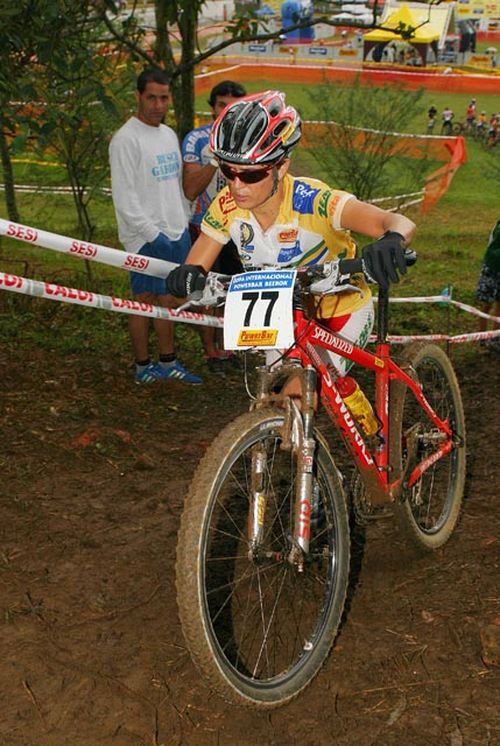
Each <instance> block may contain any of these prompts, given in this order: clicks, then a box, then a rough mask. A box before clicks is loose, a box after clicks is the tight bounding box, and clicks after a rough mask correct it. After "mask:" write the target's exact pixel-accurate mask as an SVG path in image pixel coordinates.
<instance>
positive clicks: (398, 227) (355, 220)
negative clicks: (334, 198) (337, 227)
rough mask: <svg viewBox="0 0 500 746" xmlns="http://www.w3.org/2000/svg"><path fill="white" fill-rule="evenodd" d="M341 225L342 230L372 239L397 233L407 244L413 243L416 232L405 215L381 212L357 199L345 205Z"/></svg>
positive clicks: (412, 223)
mask: <svg viewBox="0 0 500 746" xmlns="http://www.w3.org/2000/svg"><path fill="white" fill-rule="evenodd" d="M340 223H341V227H342V228H344V229H346V230H350V231H355V232H356V233H361V234H364V235H365V236H369V237H370V238H379V237H380V236H382V235H383V234H384V233H385V232H386V231H395V232H396V233H400V234H401V235H402V236H403V237H404V239H405V241H406V243H407V244H409V243H410V242H411V241H412V239H413V237H414V235H415V231H416V226H415V223H414V222H413V221H412V220H410V219H409V218H407V217H406V216H405V215H398V214H397V213H394V212H388V211H387V210H381V209H380V207H376V205H370V204H368V203H367V202H361V201H360V200H358V199H356V198H355V197H354V198H352V199H349V200H348V201H347V202H346V203H345V205H344V207H343V209H342V214H341V216H340Z"/></svg>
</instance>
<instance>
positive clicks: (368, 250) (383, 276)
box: [363, 231, 406, 290]
mask: <svg viewBox="0 0 500 746" xmlns="http://www.w3.org/2000/svg"><path fill="white" fill-rule="evenodd" d="M404 241H405V239H404V236H402V235H401V233H396V232H395V231H387V233H384V235H383V236H382V237H381V238H379V239H378V240H377V241H374V242H373V243H370V244H368V245H367V246H365V247H364V249H363V262H364V265H365V268H366V274H367V279H369V280H370V279H371V280H373V281H374V282H376V283H377V284H378V285H379V286H380V288H381V289H382V290H388V289H389V285H390V284H391V283H392V282H399V275H398V271H399V272H400V273H401V274H402V275H404V274H406V259H405V250H404Z"/></svg>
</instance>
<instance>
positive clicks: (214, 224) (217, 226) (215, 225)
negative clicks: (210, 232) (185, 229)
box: [203, 212, 224, 231]
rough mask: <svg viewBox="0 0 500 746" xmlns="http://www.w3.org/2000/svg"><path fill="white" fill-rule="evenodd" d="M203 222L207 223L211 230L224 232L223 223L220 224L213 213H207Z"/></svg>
mask: <svg viewBox="0 0 500 746" xmlns="http://www.w3.org/2000/svg"><path fill="white" fill-rule="evenodd" d="M203 222H204V223H207V225H209V226H210V227H211V228H215V230H216V231H222V230H224V226H223V225H222V223H219V221H218V220H216V219H215V218H214V216H213V215H212V213H211V212H206V213H205V217H204V218H203Z"/></svg>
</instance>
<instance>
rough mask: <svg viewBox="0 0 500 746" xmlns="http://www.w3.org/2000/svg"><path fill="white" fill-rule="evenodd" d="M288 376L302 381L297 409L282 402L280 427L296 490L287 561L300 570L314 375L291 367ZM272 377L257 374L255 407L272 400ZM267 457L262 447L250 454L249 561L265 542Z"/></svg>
mask: <svg viewBox="0 0 500 746" xmlns="http://www.w3.org/2000/svg"><path fill="white" fill-rule="evenodd" d="M290 372H293V374H294V375H298V376H300V379H301V392H302V397H301V406H300V408H299V407H298V406H297V404H296V403H295V402H294V401H293V400H291V399H284V400H282V402H283V403H284V404H285V405H286V406H285V421H284V423H283V426H282V432H281V440H282V446H281V447H282V448H283V449H285V450H289V449H290V450H292V451H293V452H294V453H295V455H296V464H297V466H296V473H295V490H294V495H293V526H292V536H291V540H292V548H291V550H290V552H289V555H288V561H289V562H290V563H291V564H294V565H297V567H298V569H299V571H301V570H302V569H303V558H304V555H305V554H307V553H308V551H309V536H310V529H311V512H312V489H313V478H314V452H315V446H316V443H315V440H314V437H313V436H314V417H315V396H316V384H317V375H316V371H315V369H314V368H313V367H312V366H310V365H309V366H307V367H306V368H301V367H298V366H295V365H294V366H292V367H291V368H290ZM272 380H273V376H271V375H269V374H268V373H267V372H266V371H265V370H264V369H261V370H259V379H258V383H257V402H256V407H257V408H259V406H263V405H264V404H265V403H266V402H269V399H272V396H270V394H269V389H270V385H271V382H272ZM267 459H268V453H267V451H266V448H265V447H264V445H263V444H262V443H258V444H256V445H255V446H254V448H253V450H252V465H251V480H250V481H251V496H250V511H249V525H248V538H249V558H250V559H252V558H255V557H256V556H257V555H258V553H259V547H260V545H261V543H262V541H263V539H264V535H263V532H264V519H265V510H266V502H267V495H266V474H267Z"/></svg>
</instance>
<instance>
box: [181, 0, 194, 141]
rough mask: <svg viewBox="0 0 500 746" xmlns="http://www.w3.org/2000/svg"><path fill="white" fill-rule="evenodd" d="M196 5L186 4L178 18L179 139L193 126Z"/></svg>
mask: <svg viewBox="0 0 500 746" xmlns="http://www.w3.org/2000/svg"><path fill="white" fill-rule="evenodd" d="M197 5H198V3H186V4H185V7H184V12H183V13H182V14H181V15H180V18H179V30H180V32H181V38H182V55H181V66H182V70H183V71H182V72H181V74H180V85H179V92H178V95H179V96H180V101H179V103H180V106H179V110H178V113H179V116H178V118H177V134H178V136H179V139H180V140H182V138H183V137H184V136H185V135H187V133H188V132H190V131H191V130H192V129H193V126H194V65H193V60H194V49H195V44H196V32H197V29H198V11H199V9H198V7H197Z"/></svg>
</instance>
